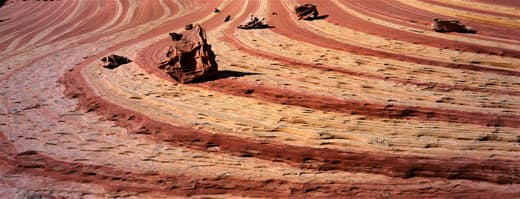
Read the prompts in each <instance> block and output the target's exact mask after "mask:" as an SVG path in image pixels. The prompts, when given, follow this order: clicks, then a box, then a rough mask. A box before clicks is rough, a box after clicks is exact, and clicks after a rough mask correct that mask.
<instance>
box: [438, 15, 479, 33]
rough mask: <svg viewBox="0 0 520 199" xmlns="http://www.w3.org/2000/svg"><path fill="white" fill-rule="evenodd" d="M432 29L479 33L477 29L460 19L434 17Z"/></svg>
mask: <svg viewBox="0 0 520 199" xmlns="http://www.w3.org/2000/svg"><path fill="white" fill-rule="evenodd" d="M432 30H435V31H436V32H461V33H477V31H476V30H475V29H473V28H470V27H467V26H466V25H464V24H462V23H460V21H459V20H454V19H440V18H433V23H432Z"/></svg>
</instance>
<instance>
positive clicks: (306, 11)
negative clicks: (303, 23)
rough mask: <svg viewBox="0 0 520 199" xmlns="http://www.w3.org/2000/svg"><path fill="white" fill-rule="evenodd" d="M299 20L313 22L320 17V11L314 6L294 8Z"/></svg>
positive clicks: (305, 5)
mask: <svg viewBox="0 0 520 199" xmlns="http://www.w3.org/2000/svg"><path fill="white" fill-rule="evenodd" d="M294 11H295V12H296V15H297V16H298V19H304V20H312V19H315V18H316V17H318V9H317V8H316V5H314V4H303V5H297V6H295V7H294Z"/></svg>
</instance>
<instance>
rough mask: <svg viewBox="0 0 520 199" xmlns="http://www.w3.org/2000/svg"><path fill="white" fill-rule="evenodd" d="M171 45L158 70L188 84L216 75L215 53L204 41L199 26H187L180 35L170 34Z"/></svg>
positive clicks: (203, 32)
mask: <svg viewBox="0 0 520 199" xmlns="http://www.w3.org/2000/svg"><path fill="white" fill-rule="evenodd" d="M170 37H171V38H172V44H171V45H170V47H169V48H168V51H167V52H166V53H165V54H164V58H163V59H164V60H162V61H161V63H159V68H160V69H162V70H164V71H165V72H166V73H168V75H170V76H172V78H174V79H175V80H177V81H179V82H181V83H188V82H191V81H195V80H200V79H203V78H208V77H211V76H214V75H216V73H217V72H218V65H217V62H216V61H215V53H214V52H213V51H212V50H211V45H209V44H208V42H207V40H206V32H205V31H204V29H202V27H201V26H200V25H199V24H195V25H194V26H193V25H192V24H189V25H187V26H186V30H185V31H184V32H182V33H181V34H177V33H170Z"/></svg>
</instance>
